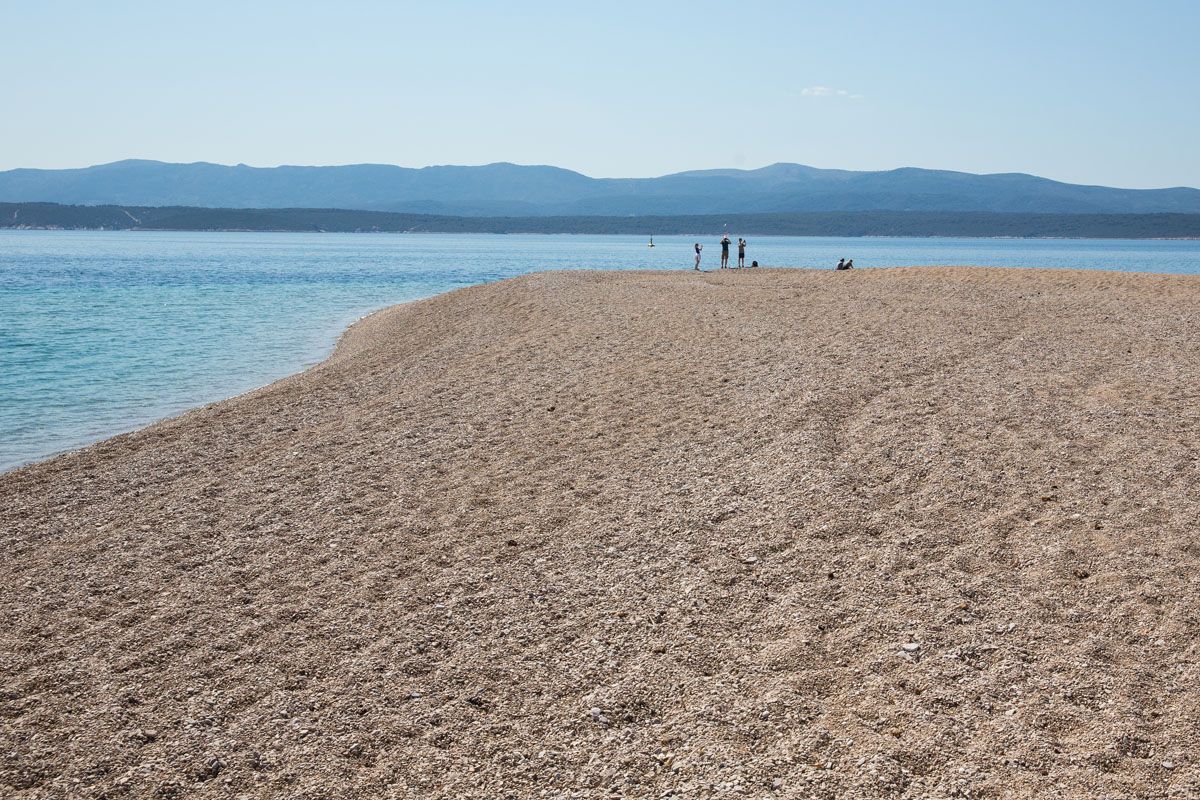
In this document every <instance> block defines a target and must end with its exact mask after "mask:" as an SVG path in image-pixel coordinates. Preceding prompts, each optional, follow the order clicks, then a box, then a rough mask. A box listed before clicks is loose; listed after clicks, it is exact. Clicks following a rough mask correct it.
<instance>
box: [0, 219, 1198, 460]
mask: <svg viewBox="0 0 1200 800" xmlns="http://www.w3.org/2000/svg"><path fill="white" fill-rule="evenodd" d="M734 235H735V236H736V234H734ZM716 238H717V237H709V239H708V240H707V241H705V251H704V266H705V267H706V268H711V267H714V266H716V265H717V263H718V260H719V253H720V248H719V246H717V243H716ZM695 240H696V239H695V237H659V238H656V239H655V243H656V245H657V246H656V247H655V248H654V249H650V248H648V247H646V242H645V241H644V240H643V239H642V238H641V237H633V236H540V235H519V236H517V235H510V236H490V235H478V234H472V235H450V234H410V235H370V234H322V233H313V234H295V233H279V234H274V233H167V232H153V233H150V232H147V233H132V232H85V231H12V230H0V469H6V468H11V467H13V466H16V465H18V464H21V463H24V462H26V461H30V460H36V459H39V458H43V457H46V456H49V455H52V454H54V453H57V452H61V451H63V450H67V449H70V448H74V447H79V446H81V445H84V444H87V443H89V442H93V441H96V440H98V439H100V438H103V437H105V436H109V435H112V434H115V433H119V432H122V431H127V430H132V429H133V428H136V427H138V426H140V425H144V424H146V423H148V422H151V421H153V420H155V419H160V418H162V417H165V416H170V415H172V414H176V413H179V412H181V411H183V410H185V409H187V408H189V407H192V406H196V405H200V404H202V403H206V402H209V401H213V400H218V399H221V398H223V397H229V396H232V395H235V394H238V393H240V392H244V391H246V390H248V389H252V388H254V387H256V386H261V385H263V384H265V383H269V382H270V381H272V380H276V379H278V378H281V377H283V376H284V375H288V374H290V373H293V372H296V371H298V370H300V369H303V368H304V367H307V366H310V365H312V364H314V363H316V362H318V361H320V360H321V359H322V358H324V357H325V356H326V355H327V354H328V353H329V350H330V348H331V347H332V346H333V343H334V341H335V340H336V338H337V336H338V335H339V334H340V333H341V331H342V330H344V329H345V327H346V326H347V325H348V324H349V323H351V322H353V321H354V320H355V319H357V318H358V317H360V316H362V315H364V314H366V313H368V312H370V311H372V310H375V309H378V308H381V307H383V306H386V305H390V304H392V303H397V302H402V301H406V300H414V299H417V298H420V297H427V296H429V295H431V294H436V293H438V292H443V291H447V290H449V289H453V288H455V287H458V286H464V285H468V284H474V283H481V282H486V281H493V280H498V279H501V278H507V277H510V276H513V275H518V274H521V273H525V272H531V271H534V270H544V269H570V268H585V269H597V268H605V269H611V268H618V269H621V268H629V269H645V268H653V269H686V268H690V267H691V263H692V256H691V246H692V243H693V242H694V241H695ZM748 255H749V259H757V260H758V261H759V262H760V263H761V264H763V265H764V266H792V267H812V268H828V267H830V266H832V265H833V264H834V263H835V262H836V261H837V259H838V258H840V257H843V256H847V257H852V258H854V262H855V265H856V266H859V267H873V266H894V265H901V264H909V265H915V264H977V265H992V266H1034V267H1048V268H1082V269H1116V270H1136V271H1148V272H1167V273H1187V274H1200V242H1165V241H1136V242H1135V241H1110V240H1017V239H882V238H881V239H832V238H793V237H770V238H766V237H762V238H754V239H752V240H751V247H750V250H749V254H748Z"/></svg>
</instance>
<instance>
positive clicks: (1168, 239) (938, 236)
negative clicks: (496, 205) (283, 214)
mask: <svg viewBox="0 0 1200 800" xmlns="http://www.w3.org/2000/svg"><path fill="white" fill-rule="evenodd" d="M0 230H11V231H92V232H96V233H125V232H128V233H156V232H162V233H330V234H350V235H376V234H377V235H389V236H408V235H413V234H421V235H424V234H429V235H439V234H440V235H445V236H530V235H537V236H640V235H642V234H640V233H628V232H617V233H591V232H584V231H524V230H513V231H448V230H423V229H413V230H403V231H384V230H354V231H341V230H297V229H295V228H138V227H130V228H106V227H60V226H25V225H5V226H0ZM743 233H745V234H746V235H749V236H755V237H759V238H767V239H769V238H798V239H829V238H845V239H949V240H955V239H996V240H1001V241H1004V240H1014V241H1020V240H1023V239H1027V240H1030V241H1064V242H1075V241H1105V242H1195V241H1200V236H1108V237H1104V236H1083V235H1080V236H1043V235H1032V236H1017V235H1004V234H992V235H988V234H936V233H922V234H915V233H914V234H886V233H864V234H846V233H755V232H752V231H743ZM667 235H670V236H711V235H712V232H711V231H675V232H672V233H670V234H667Z"/></svg>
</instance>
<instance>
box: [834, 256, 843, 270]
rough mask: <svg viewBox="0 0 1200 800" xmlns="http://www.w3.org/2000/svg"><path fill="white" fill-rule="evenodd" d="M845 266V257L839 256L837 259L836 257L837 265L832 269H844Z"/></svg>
mask: <svg viewBox="0 0 1200 800" xmlns="http://www.w3.org/2000/svg"><path fill="white" fill-rule="evenodd" d="M845 268H846V259H844V258H839V259H838V265H837V266H836V267H834V269H839V270H841V269H845Z"/></svg>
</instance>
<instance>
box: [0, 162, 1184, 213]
mask: <svg viewBox="0 0 1200 800" xmlns="http://www.w3.org/2000/svg"><path fill="white" fill-rule="evenodd" d="M0 201H8V202H19V203H25V202H51V203H64V204H75V205H101V204H112V205H138V206H198V207H204V208H340V209H354V210H370V211H393V212H404V213H419V214H447V215H465V216H497V215H508V216H513V215H522V216H543V215H558V216H571V215H616V216H621V215H647V214H657V215H664V214H724V213H742V214H755V213H780V212H832V211H938V212H1009V213H1012V212H1020V213H1052V214H1064V213H1066V214H1145V213H1161V212H1175V213H1200V189H1193V188H1186V187H1177V188H1169V189H1118V188H1110V187H1105V186H1083V185H1077V184H1069V183H1061V182H1058V181H1053V180H1050V179H1048V178H1039V177H1037V176H1034V175H1025V174H1020V173H1003V174H991V175H976V174H973V173H966V172H950V171H945V170H928V169H918V168H913V167H906V168H901V169H894V170H888V171H882V172H855V171H849V170H838V169H818V168H816V167H808V166H803V165H801V164H773V165H771V166H769V167H763V168H761V169H753V170H738V169H717V170H702V171H693V172H680V173H676V174H673V175H664V176H662V177H657V178H591V177H588V176H586V175H583V174H580V173H578V172H572V171H571V170H567V169H561V168H559V167H550V166H523V165H518V164H507V163H502V164H487V165H483V166H434V167H423V168H420V169H411V168H405V167H397V166H391V165H385V164H353V165H347V166H332V167H303V166H280V167H249V166H246V165H245V164H239V165H237V166H226V165H222V164H210V163H205V162H198V163H193V164H171V163H164V162H161V161H146V160H128V161H118V162H114V163H111V164H102V165H99V166H93V167H85V168H82V169H53V170H51V169H14V170H8V171H4V172H0Z"/></svg>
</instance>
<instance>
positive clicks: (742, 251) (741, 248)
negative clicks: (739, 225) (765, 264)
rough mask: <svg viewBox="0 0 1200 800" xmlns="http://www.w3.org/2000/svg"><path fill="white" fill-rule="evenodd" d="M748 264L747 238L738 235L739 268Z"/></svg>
mask: <svg viewBox="0 0 1200 800" xmlns="http://www.w3.org/2000/svg"><path fill="white" fill-rule="evenodd" d="M744 266H746V240H745V239H743V238H742V237H740V236H739V237H738V269H741V268H742V267H744Z"/></svg>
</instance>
